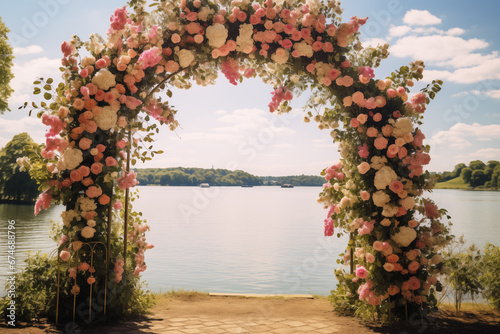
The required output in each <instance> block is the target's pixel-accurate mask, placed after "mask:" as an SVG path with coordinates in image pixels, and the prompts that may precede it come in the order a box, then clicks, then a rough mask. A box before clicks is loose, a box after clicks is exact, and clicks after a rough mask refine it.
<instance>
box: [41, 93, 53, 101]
mask: <svg viewBox="0 0 500 334" xmlns="http://www.w3.org/2000/svg"><path fill="white" fill-rule="evenodd" d="M43 98H44V99H46V100H50V99H51V98H52V94H50V93H45V94H43Z"/></svg>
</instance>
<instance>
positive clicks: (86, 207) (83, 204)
mask: <svg viewBox="0 0 500 334" xmlns="http://www.w3.org/2000/svg"><path fill="white" fill-rule="evenodd" d="M78 201H79V202H80V210H81V211H93V210H95V209H97V205H96V204H95V201H94V200H93V199H92V198H88V197H80V198H79V199H78Z"/></svg>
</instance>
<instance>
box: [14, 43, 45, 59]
mask: <svg viewBox="0 0 500 334" xmlns="http://www.w3.org/2000/svg"><path fill="white" fill-rule="evenodd" d="M13 51H14V56H15V57H19V56H25V55H32V54H37V53H42V52H43V48H42V47H41V46H40V45H29V46H26V47H17V48H14V49H13Z"/></svg>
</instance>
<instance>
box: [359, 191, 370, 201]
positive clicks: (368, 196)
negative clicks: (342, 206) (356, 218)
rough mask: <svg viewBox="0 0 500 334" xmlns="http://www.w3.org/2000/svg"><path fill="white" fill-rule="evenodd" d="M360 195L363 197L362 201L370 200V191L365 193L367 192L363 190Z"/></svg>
mask: <svg viewBox="0 0 500 334" xmlns="http://www.w3.org/2000/svg"><path fill="white" fill-rule="evenodd" d="M359 195H360V196H361V199H362V200H363V201H368V200H369V199H370V193H369V192H368V191H365V190H361V191H360V192H359Z"/></svg>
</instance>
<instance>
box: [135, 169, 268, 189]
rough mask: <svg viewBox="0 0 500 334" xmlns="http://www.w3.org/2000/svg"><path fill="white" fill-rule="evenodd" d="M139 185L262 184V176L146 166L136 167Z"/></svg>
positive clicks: (218, 170)
mask: <svg viewBox="0 0 500 334" xmlns="http://www.w3.org/2000/svg"><path fill="white" fill-rule="evenodd" d="M136 172H137V180H138V181H139V185H160V186H199V185H200V184H201V183H208V184H210V185H214V186H242V185H252V186H259V185H262V180H261V178H260V177H258V176H255V175H252V174H249V173H247V172H243V171H241V170H236V171H230V170H227V169H203V168H184V167H175V168H144V169H136Z"/></svg>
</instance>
